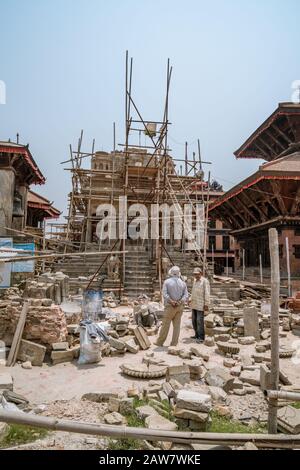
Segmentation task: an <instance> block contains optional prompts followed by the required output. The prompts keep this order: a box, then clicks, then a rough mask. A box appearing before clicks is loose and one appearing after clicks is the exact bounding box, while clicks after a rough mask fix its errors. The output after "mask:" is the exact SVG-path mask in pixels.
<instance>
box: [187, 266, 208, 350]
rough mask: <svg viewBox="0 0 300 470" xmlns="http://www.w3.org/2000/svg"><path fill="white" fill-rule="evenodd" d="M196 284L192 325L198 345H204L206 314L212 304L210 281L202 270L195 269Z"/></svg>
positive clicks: (193, 293) (193, 297) (193, 296)
mask: <svg viewBox="0 0 300 470" xmlns="http://www.w3.org/2000/svg"><path fill="white" fill-rule="evenodd" d="M194 277H195V279H194V284H193V289H192V294H191V299H190V303H191V307H192V323H193V328H194V331H195V336H193V338H194V339H196V341H197V343H203V341H204V339H205V331H204V312H206V311H207V310H208V308H209V304H210V286H209V282H208V280H207V279H206V278H205V277H203V273H202V270H201V269H200V268H195V269H194Z"/></svg>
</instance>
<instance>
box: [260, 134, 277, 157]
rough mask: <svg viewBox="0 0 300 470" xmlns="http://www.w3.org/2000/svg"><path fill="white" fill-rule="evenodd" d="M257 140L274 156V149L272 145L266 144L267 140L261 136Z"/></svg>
mask: <svg viewBox="0 0 300 470" xmlns="http://www.w3.org/2000/svg"><path fill="white" fill-rule="evenodd" d="M259 140H260V142H261V143H262V144H263V145H264V146H265V147H266V148H267V149H268V150H269V151H270V152H271V154H273V155H274V156H276V152H275V151H274V149H273V147H271V145H269V144H268V142H266V141H265V140H264V139H263V138H262V136H260V137H259Z"/></svg>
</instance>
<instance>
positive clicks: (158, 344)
mask: <svg viewBox="0 0 300 470" xmlns="http://www.w3.org/2000/svg"><path fill="white" fill-rule="evenodd" d="M153 344H155V346H159V347H160V348H161V347H162V346H163V344H160V343H157V341H154V343H153Z"/></svg>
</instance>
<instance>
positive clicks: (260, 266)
mask: <svg viewBox="0 0 300 470" xmlns="http://www.w3.org/2000/svg"><path fill="white" fill-rule="evenodd" d="M259 272H260V283H261V284H262V283H263V271H262V258H261V254H260V255H259Z"/></svg>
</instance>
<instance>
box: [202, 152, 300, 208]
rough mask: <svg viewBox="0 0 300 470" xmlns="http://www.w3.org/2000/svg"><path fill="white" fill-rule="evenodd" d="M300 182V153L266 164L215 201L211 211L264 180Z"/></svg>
mask: <svg viewBox="0 0 300 470" xmlns="http://www.w3.org/2000/svg"><path fill="white" fill-rule="evenodd" d="M268 179H269V180H300V152H295V153H293V154H291V155H286V156H284V157H280V158H278V159H277V160H273V161H271V162H267V163H264V164H263V165H261V166H260V167H259V169H258V170H257V171H256V172H255V173H252V175H250V176H248V177H247V178H246V179H244V180H243V181H241V182H240V183H238V184H237V185H235V186H233V188H231V189H230V190H229V191H227V192H226V193H224V194H223V195H222V196H220V197H219V198H217V199H215V200H214V201H213V202H212V203H211V205H210V208H209V210H210V211H212V210H213V209H215V208H216V207H218V206H221V205H222V204H223V203H224V202H226V201H228V200H230V199H232V198H234V197H235V196H237V195H238V194H239V193H241V192H243V191H245V190H247V189H248V188H251V186H254V185H255V184H257V183H259V182H260V181H263V180H268Z"/></svg>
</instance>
